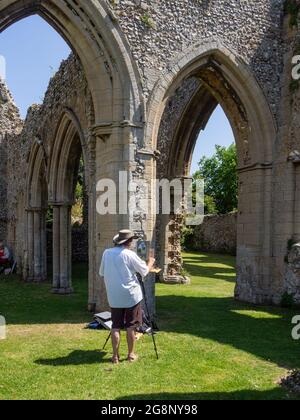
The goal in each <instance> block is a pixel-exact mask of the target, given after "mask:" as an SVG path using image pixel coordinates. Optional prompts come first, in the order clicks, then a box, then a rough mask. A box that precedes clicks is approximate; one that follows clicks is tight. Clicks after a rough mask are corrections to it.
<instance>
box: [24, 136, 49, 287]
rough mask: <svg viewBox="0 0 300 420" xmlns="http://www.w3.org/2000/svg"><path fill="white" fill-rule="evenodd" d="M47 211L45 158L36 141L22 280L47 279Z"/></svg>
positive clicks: (31, 161) (30, 171) (29, 176)
mask: <svg viewBox="0 0 300 420" xmlns="http://www.w3.org/2000/svg"><path fill="white" fill-rule="evenodd" d="M47 208H48V184H47V175H46V165H45V155H44V151H43V149H42V147H41V146H40V145H39V144H38V143H37V139H36V140H35V141H34V143H33V146H32V147H31V151H30V154H29V162H28V174H27V187H26V219H27V220H26V226H27V229H26V261H25V264H24V268H23V276H24V278H26V279H27V280H28V281H34V282H41V281H45V280H46V279H47V229H46V212H47Z"/></svg>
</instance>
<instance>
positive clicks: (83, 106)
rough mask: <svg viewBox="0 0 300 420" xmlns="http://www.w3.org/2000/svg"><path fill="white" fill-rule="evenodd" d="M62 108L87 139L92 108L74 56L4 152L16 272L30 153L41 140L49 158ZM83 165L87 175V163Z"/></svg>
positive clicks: (21, 245) (22, 239)
mask: <svg viewBox="0 0 300 420" xmlns="http://www.w3.org/2000/svg"><path fill="white" fill-rule="evenodd" d="M66 109H71V110H73V112H74V113H75V115H76V116H77V118H78V122H79V124H80V126H81V128H82V131H83V136H84V137H85V138H87V137H88V135H89V130H90V127H91V125H92V124H93V122H94V120H93V118H94V117H93V108H92V104H91V95H90V92H89V89H88V86H87V81H86V79H85V76H84V73H83V70H82V67H81V64H80V62H79V60H78V58H77V57H76V56H75V55H71V56H70V57H69V59H67V60H65V61H63V62H62V64H61V66H60V69H59V71H58V72H57V73H56V75H55V76H54V77H53V78H52V79H51V80H50V83H49V86H48V89H47V92H46V94H45V98H44V102H43V104H41V105H33V106H32V107H31V108H30V109H29V110H28V113H27V117H26V120H25V123H24V127H23V129H22V131H21V132H20V133H19V134H18V135H17V136H15V137H14V138H13V139H12V140H11V142H10V147H9V149H8V157H7V159H8V164H7V171H8V174H9V177H10V178H9V179H10V185H9V190H8V205H7V207H8V232H9V234H8V239H9V243H10V245H11V246H12V247H13V248H14V251H15V254H16V255H17V259H18V263H19V269H20V272H21V270H22V260H23V256H24V252H25V249H26V243H25V238H26V235H25V227H26V220H25V216H26V213H25V209H26V206H27V205H28V203H27V197H26V179H27V176H28V173H29V167H28V159H29V155H30V151H31V148H32V146H33V144H34V142H35V141H36V140H35V139H36V137H37V136H38V137H39V138H41V139H42V140H43V143H44V146H45V150H46V153H47V157H48V158H50V156H51V153H52V148H53V145H54V140H55V136H56V130H57V127H58V124H59V121H60V119H61V117H62V115H63V113H64V111H65V110H66ZM85 163H86V171H87V173H88V170H89V169H88V168H89V162H85Z"/></svg>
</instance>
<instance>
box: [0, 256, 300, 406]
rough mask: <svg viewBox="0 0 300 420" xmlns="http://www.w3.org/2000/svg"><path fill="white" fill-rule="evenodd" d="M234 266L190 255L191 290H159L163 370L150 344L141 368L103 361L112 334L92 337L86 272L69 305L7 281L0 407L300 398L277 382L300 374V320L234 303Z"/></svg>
mask: <svg viewBox="0 0 300 420" xmlns="http://www.w3.org/2000/svg"><path fill="white" fill-rule="evenodd" d="M234 263H235V260H234V258H232V257H227V256H218V255H199V254H195V253H192V254H186V255H185V269H186V270H187V271H188V272H189V273H190V274H191V278H192V284H191V285H189V286H171V285H163V284H159V285H157V316H158V324H159V326H160V329H161V332H160V333H159V334H158V335H157V336H156V341H157V345H158V348H159V354H160V360H159V361H156V358H155V353H154V351H153V347H152V342H151V338H150V337H144V338H143V339H142V340H141V341H140V342H139V343H138V348H137V349H138V353H139V354H140V360H139V361H138V362H137V363H136V364H129V363H127V362H125V361H123V362H122V363H121V364H120V365H119V366H112V365H111V364H110V363H109V358H110V353H109V352H101V348H102V346H103V344H104V342H105V340H106V337H107V332H105V331H91V330H86V329H84V327H85V325H86V323H88V322H89V321H90V320H91V315H90V314H89V313H88V312H87V311H86V310H85V308H86V302H87V274H86V268H85V267H84V266H77V267H75V270H74V276H75V279H74V286H75V291H76V293H75V294H74V295H72V296H68V297H62V296H54V295H51V294H50V293H49V290H50V284H43V285H35V284H24V283H22V282H20V281H19V280H18V279H17V278H5V279H3V278H1V279H0V313H1V314H2V315H5V316H6V319H7V323H8V337H7V340H5V341H0V356H1V358H0V372H1V381H0V399H149V400H154V399H157V400H167V399H172V400H174V399H191V400H199V399H286V398H291V397H290V396H288V395H287V392H286V391H285V390H284V389H283V388H281V387H280V386H279V385H278V380H279V378H280V377H282V376H284V375H285V374H286V372H287V370H289V369H292V368H299V367H300V357H299V356H300V343H299V342H296V341H293V340H292V338H291V328H292V326H291V319H292V317H293V316H294V315H295V312H294V311H292V310H283V309H280V308H269V307H260V308H258V307H252V306H250V305H247V304H243V303H239V302H236V301H234V300H233V298H232V296H233V291H234V284H235V283H234V282H235V268H234ZM108 350H109V347H108ZM121 353H122V356H123V357H124V358H125V356H126V344H125V337H124V336H123V341H122V349H121ZM293 398H294V397H293Z"/></svg>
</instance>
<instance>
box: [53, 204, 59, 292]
mask: <svg viewBox="0 0 300 420" xmlns="http://www.w3.org/2000/svg"><path fill="white" fill-rule="evenodd" d="M59 286H60V209H59V207H58V206H54V207H53V292H54V293H55V292H56V291H57V290H58V289H59Z"/></svg>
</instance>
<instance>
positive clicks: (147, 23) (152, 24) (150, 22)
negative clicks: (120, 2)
mask: <svg viewBox="0 0 300 420" xmlns="http://www.w3.org/2000/svg"><path fill="white" fill-rule="evenodd" d="M141 21H142V23H143V24H144V25H145V26H147V27H148V28H151V29H155V22H154V20H153V19H152V18H151V17H150V16H149V15H148V14H147V13H146V14H144V15H143V16H141Z"/></svg>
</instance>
